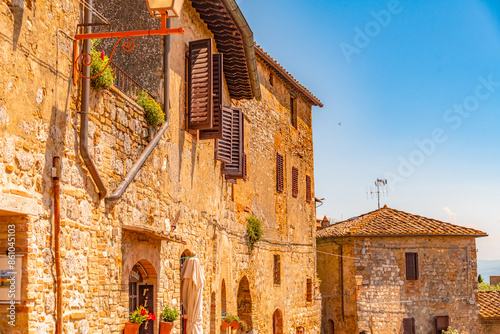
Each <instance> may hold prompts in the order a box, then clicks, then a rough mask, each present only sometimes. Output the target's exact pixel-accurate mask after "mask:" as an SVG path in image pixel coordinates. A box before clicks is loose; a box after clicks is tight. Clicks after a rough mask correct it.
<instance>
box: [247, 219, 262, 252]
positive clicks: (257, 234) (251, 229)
mask: <svg viewBox="0 0 500 334" xmlns="http://www.w3.org/2000/svg"><path fill="white" fill-rule="evenodd" d="M247 234H248V242H249V246H250V250H253V248H254V247H255V244H256V243H257V242H258V241H259V240H260V239H262V235H263V234H264V229H263V228H262V221H261V220H260V219H259V218H257V217H255V216H254V215H251V216H250V217H248V218H247Z"/></svg>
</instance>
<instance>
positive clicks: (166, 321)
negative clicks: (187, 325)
mask: <svg viewBox="0 0 500 334" xmlns="http://www.w3.org/2000/svg"><path fill="white" fill-rule="evenodd" d="M178 316H179V312H177V309H176V308H173V309H171V308H170V306H168V305H166V306H165V308H164V309H163V312H161V318H162V323H161V324H160V334H170V332H171V331H172V327H173V326H174V321H175V319H177V317H178Z"/></svg>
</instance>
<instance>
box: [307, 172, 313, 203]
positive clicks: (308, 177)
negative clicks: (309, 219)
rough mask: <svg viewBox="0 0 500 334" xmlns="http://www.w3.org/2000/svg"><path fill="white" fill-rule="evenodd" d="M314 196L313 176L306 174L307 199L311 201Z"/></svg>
mask: <svg viewBox="0 0 500 334" xmlns="http://www.w3.org/2000/svg"><path fill="white" fill-rule="evenodd" d="M311 200H312V196H311V177H310V176H309V175H306V201H307V202H311Z"/></svg>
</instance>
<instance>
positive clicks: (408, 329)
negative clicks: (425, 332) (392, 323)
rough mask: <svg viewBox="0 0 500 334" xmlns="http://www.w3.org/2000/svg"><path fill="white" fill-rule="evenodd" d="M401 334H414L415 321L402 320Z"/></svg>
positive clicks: (410, 319)
mask: <svg viewBox="0 0 500 334" xmlns="http://www.w3.org/2000/svg"><path fill="white" fill-rule="evenodd" d="M403 334H415V319H414V318H404V319H403Z"/></svg>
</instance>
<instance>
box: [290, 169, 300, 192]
mask: <svg viewBox="0 0 500 334" xmlns="http://www.w3.org/2000/svg"><path fill="white" fill-rule="evenodd" d="M298 195H299V170H298V169H297V168H295V167H292V196H293V197H297V196H298Z"/></svg>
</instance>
